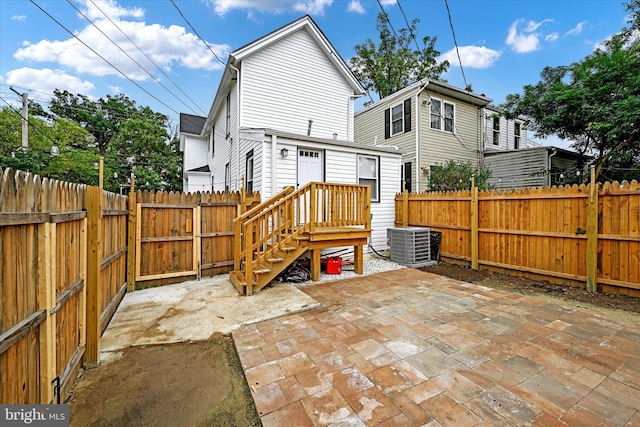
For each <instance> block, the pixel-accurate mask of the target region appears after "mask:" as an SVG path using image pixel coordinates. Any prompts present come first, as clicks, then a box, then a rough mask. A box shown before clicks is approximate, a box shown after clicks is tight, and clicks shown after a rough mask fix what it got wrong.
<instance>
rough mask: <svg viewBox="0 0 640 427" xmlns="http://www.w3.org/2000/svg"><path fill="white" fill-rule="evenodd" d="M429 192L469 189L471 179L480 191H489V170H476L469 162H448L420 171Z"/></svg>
mask: <svg viewBox="0 0 640 427" xmlns="http://www.w3.org/2000/svg"><path fill="white" fill-rule="evenodd" d="M422 171H423V173H424V175H425V176H426V177H427V181H428V184H429V189H430V190H431V191H458V190H469V189H470V188H471V177H472V176H473V177H475V185H476V187H477V188H478V189H480V190H489V189H491V188H492V187H491V186H490V185H489V178H491V170H490V169H485V168H483V169H477V168H475V167H474V166H473V165H472V164H471V162H469V161H466V162H461V161H457V160H448V161H447V162H445V163H444V164H441V165H436V166H431V167H428V168H423V169H422Z"/></svg>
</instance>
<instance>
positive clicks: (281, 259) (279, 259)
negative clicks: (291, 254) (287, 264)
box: [267, 257, 284, 264]
mask: <svg viewBox="0 0 640 427" xmlns="http://www.w3.org/2000/svg"><path fill="white" fill-rule="evenodd" d="M267 261H268V262H270V263H272V264H275V263H277V262H282V261H284V258H280V257H272V258H267Z"/></svg>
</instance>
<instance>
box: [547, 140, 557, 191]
mask: <svg viewBox="0 0 640 427" xmlns="http://www.w3.org/2000/svg"><path fill="white" fill-rule="evenodd" d="M551 150H552V153H551V154H549V157H547V170H548V171H549V173H548V174H547V187H551V158H552V157H553V156H555V155H556V154H558V150H556V149H555V148H552V149H551Z"/></svg>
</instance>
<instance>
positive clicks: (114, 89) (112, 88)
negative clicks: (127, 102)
mask: <svg viewBox="0 0 640 427" xmlns="http://www.w3.org/2000/svg"><path fill="white" fill-rule="evenodd" d="M109 90H110V91H111V93H113V94H114V95H119V94H121V93H122V88H121V87H120V86H109Z"/></svg>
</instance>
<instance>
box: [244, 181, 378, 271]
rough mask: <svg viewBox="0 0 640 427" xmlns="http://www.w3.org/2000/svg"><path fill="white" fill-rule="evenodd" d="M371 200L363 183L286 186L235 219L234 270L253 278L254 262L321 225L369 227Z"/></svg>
mask: <svg viewBox="0 0 640 427" xmlns="http://www.w3.org/2000/svg"><path fill="white" fill-rule="evenodd" d="M276 198H277V199H278V200H277V201H275V199H276ZM369 200H370V188H369V187H368V186H363V185H354V184H332V183H324V182H310V183H308V184H306V185H304V186H303V187H301V188H299V189H298V190H296V191H295V192H289V191H287V190H284V191H283V192H281V193H279V194H278V195H276V196H274V197H272V198H271V199H269V200H267V201H265V203H262V204H261V205H259V206H257V207H256V208H254V209H252V210H251V211H248V212H247V213H246V214H245V216H244V217H240V218H238V219H237V220H236V223H235V241H236V246H235V250H236V256H235V257H234V263H235V264H234V267H235V270H241V269H242V270H244V273H245V277H246V278H247V281H249V280H251V279H250V278H251V277H253V274H254V272H255V270H254V266H257V265H260V264H261V263H263V262H268V261H269V259H271V258H273V257H275V253H277V252H279V251H284V252H286V251H287V250H288V248H290V247H291V246H292V245H295V243H293V242H294V241H297V240H296V239H299V238H301V237H302V235H303V234H305V233H314V232H315V231H316V230H317V229H318V228H319V227H347V226H348V227H358V226H361V227H362V228H364V229H370V228H371V207H370V205H369Z"/></svg>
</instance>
